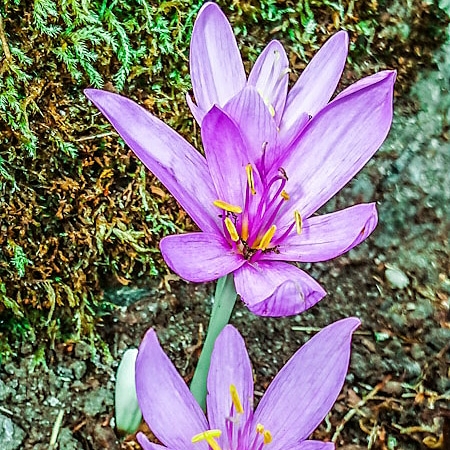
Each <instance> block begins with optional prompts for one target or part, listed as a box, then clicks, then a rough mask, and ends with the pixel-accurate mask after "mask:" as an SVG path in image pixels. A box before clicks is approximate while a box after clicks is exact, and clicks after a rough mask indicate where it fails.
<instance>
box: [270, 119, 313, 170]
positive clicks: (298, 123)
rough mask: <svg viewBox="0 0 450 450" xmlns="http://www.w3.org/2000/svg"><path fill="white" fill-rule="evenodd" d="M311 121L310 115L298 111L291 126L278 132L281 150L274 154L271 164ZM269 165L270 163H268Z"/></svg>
mask: <svg viewBox="0 0 450 450" xmlns="http://www.w3.org/2000/svg"><path fill="white" fill-rule="evenodd" d="M308 122H309V115H308V113H306V112H303V113H302V112H298V114H297V117H296V119H295V122H293V124H292V125H291V126H290V127H283V126H282V128H283V129H280V132H279V134H278V147H279V152H278V153H277V154H275V155H273V157H272V159H271V164H272V165H273V164H274V163H275V161H277V160H278V159H279V157H280V156H281V153H280V151H283V150H285V149H287V148H289V147H290V146H291V145H292V144H293V143H294V141H295V140H296V139H297V138H298V137H299V136H300V133H301V132H302V131H303V129H304V128H305V127H306V125H307V124H308ZM268 165H269V164H268Z"/></svg>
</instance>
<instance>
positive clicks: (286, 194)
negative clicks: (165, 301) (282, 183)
mask: <svg viewBox="0 0 450 450" xmlns="http://www.w3.org/2000/svg"><path fill="white" fill-rule="evenodd" d="M280 195H281V196H282V197H283V198H284V199H285V200H289V198H290V197H289V194H288V193H287V192H286V191H285V190H284V189H283V190H282V191H281V194H280Z"/></svg>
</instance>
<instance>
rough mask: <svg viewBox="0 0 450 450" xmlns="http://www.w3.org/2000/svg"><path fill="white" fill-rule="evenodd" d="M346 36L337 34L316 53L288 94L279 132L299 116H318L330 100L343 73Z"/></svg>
mask: <svg viewBox="0 0 450 450" xmlns="http://www.w3.org/2000/svg"><path fill="white" fill-rule="evenodd" d="M347 51H348V34H347V33H346V32H345V31H339V32H338V33H336V34H334V35H333V36H332V37H331V38H330V39H328V41H327V42H326V43H325V44H324V45H323V46H322V47H321V49H320V50H319V51H318V52H317V53H316V55H315V56H314V58H313V59H312V60H311V61H310V63H309V64H308V65H307V66H306V68H305V70H304V71H303V72H302V74H301V75H300V77H299V79H298V80H297V82H296V83H295V84H294V86H293V87H292V89H291V90H290V91H289V94H288V97H287V102H286V107H285V109H284V113H283V119H282V122H281V130H280V131H281V133H284V131H285V130H287V129H289V128H291V127H292V126H293V125H294V123H295V122H296V120H297V118H298V115H299V113H305V112H306V113H307V114H309V115H311V116H314V115H316V114H317V112H318V111H320V110H321V109H322V108H323V107H324V106H325V105H326V104H327V103H328V102H329V101H330V98H331V96H332V95H333V93H334V91H335V90H336V86H337V85H338V83H339V79H340V78H341V75H342V71H343V70H344V66H345V60H346V58H347Z"/></svg>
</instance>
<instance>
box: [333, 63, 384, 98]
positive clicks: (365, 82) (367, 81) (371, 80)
mask: <svg viewBox="0 0 450 450" xmlns="http://www.w3.org/2000/svg"><path fill="white" fill-rule="evenodd" d="M391 73H392V71H390V70H382V71H381V72H377V73H374V74H373V75H370V76H368V77H364V78H361V79H360V80H358V81H356V82H355V83H353V84H351V85H350V86H349V87H347V88H345V89H344V90H343V91H342V92H341V93H339V94H338V95H337V96H336V98H335V99H334V100H337V99H338V98H343V97H346V96H347V95H349V94H353V93H354V92H356V91H359V90H360V89H362V88H365V87H367V86H371V85H372V84H375V83H378V82H379V81H382V80H384V79H385V78H386V76H389V74H391Z"/></svg>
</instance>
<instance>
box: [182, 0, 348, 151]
mask: <svg viewBox="0 0 450 450" xmlns="http://www.w3.org/2000/svg"><path fill="white" fill-rule="evenodd" d="M347 50H348V35H347V33H346V32H345V31H340V32H338V33H336V34H334V35H333V36H332V37H331V38H330V39H329V40H328V41H327V42H326V43H325V45H323V46H322V48H321V49H320V50H319V52H318V53H317V54H316V55H315V57H314V58H313V59H312V60H311V62H310V63H309V64H308V66H307V67H306V69H305V70H304V71H303V72H302V74H301V75H300V77H299V79H298V80H297V82H296V83H295V85H294V86H293V87H292V89H291V90H290V91H289V94H288V81H289V72H290V70H289V60H288V58H287V56H286V52H285V51H284V48H283V46H282V45H281V44H280V42H278V41H276V40H274V41H271V42H270V43H269V44H268V45H267V46H266V48H265V49H264V50H263V51H262V53H261V54H260V56H259V58H258V59H257V61H256V63H255V65H254V66H253V68H252V70H251V72H250V75H249V77H248V81H247V79H246V75H245V71H244V65H243V63H242V59H241V55H240V53H239V49H238V46H237V42H236V39H235V37H234V34H233V30H232V29H231V26H230V24H229V23H228V20H227V18H226V16H225V15H224V14H223V12H222V11H221V10H220V8H219V7H218V6H217V5H216V4H215V3H206V4H205V5H204V6H203V7H202V8H201V9H200V11H199V14H198V16H197V19H196V21H195V24H194V29H193V32H192V39H191V47H190V73H191V79H192V88H193V91H194V96H195V99H196V101H197V105H198V106H197V105H195V104H194V102H193V101H192V99H191V98H190V96H189V95H187V96H186V99H187V102H188V104H189V107H190V109H191V111H192V113H193V115H194V117H195V118H196V120H197V122H198V123H199V124H201V123H202V121H203V118H204V116H205V114H206V113H207V112H208V111H209V110H210V109H211V108H212V106H213V105H218V106H221V107H224V106H225V105H226V104H227V102H228V101H229V100H231V99H232V98H233V97H234V96H235V95H236V94H238V93H239V92H240V91H241V90H242V89H243V88H244V87H245V86H254V87H255V88H256V89H257V91H258V92H259V94H260V95H261V97H262V98H263V100H264V102H265V104H266V106H267V108H268V111H269V112H270V114H271V115H272V116H273V118H274V120H275V122H276V125H277V127H278V129H279V133H278V135H279V136H278V137H279V144H280V145H281V147H286V146H288V145H289V144H290V143H292V141H293V140H294V139H295V137H297V136H298V135H299V133H300V132H301V130H302V129H303V128H304V127H305V125H306V124H307V123H308V120H309V117H312V116H315V115H316V114H317V113H318V112H319V111H320V110H321V109H322V108H323V107H324V106H325V105H326V104H327V103H328V102H329V101H330V98H331V96H332V95H333V93H334V91H335V89H336V86H337V85H338V82H339V79H340V77H341V74H342V71H343V69H344V66H345V60H346V58H347ZM224 61H226V63H225V64H224Z"/></svg>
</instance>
